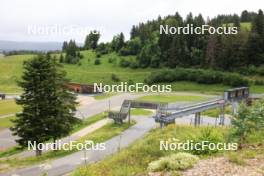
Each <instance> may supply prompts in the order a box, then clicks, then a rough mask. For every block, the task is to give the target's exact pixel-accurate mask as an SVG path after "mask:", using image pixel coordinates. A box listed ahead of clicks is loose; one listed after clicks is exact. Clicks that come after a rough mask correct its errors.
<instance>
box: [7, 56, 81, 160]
mask: <svg viewBox="0 0 264 176" xmlns="http://www.w3.org/2000/svg"><path fill="white" fill-rule="evenodd" d="M24 70H25V71H24V74H23V76H22V81H20V82H19V86H20V87H21V88H22V90H23V94H22V95H21V97H20V99H18V100H17V104H18V105H21V107H22V108H23V110H22V113H19V114H17V119H15V120H14V127H12V128H11V130H12V131H13V134H14V135H17V136H18V137H19V139H18V140H17V142H18V143H19V144H20V145H21V146H24V147H26V146H28V142H30V141H31V142H32V143H33V142H34V141H35V142H36V144H39V143H44V142H46V141H48V140H51V139H53V140H56V139H59V138H61V137H63V136H66V135H68V134H69V132H70V131H71V130H72V127H73V125H74V124H75V123H76V122H77V119H76V118H74V112H75V110H76V109H75V106H76V102H75V96H74V95H73V94H72V93H70V92H68V90H67V88H66V86H65V83H66V81H67V80H66V79H65V75H66V74H65V72H64V71H62V69H61V66H60V65H59V64H58V63H57V62H56V60H55V59H54V58H51V57H50V55H49V54H48V55H39V56H37V57H35V58H33V59H32V60H30V61H26V62H25V63H24ZM36 155H37V156H38V155H41V151H40V150H36Z"/></svg>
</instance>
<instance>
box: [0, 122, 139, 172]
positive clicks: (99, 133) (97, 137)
mask: <svg viewBox="0 0 264 176" xmlns="http://www.w3.org/2000/svg"><path fill="white" fill-rule="evenodd" d="M133 124H135V122H133V121H132V124H130V125H133ZM130 125H129V124H128V123H124V124H123V125H116V124H114V123H109V124H107V125H105V126H103V127H101V128H99V129H97V130H95V131H94V132H92V133H90V134H88V135H87V136H84V137H82V138H81V139H79V140H77V142H79V143H84V142H85V141H86V140H91V141H93V142H94V143H102V142H104V141H106V140H108V139H111V138H112V137H114V136H117V135H119V134H120V133H121V132H123V131H124V130H126V129H128V128H129V127H130ZM77 151H78V150H77V149H76V148H73V150H59V151H49V152H47V153H44V154H43V155H42V156H39V157H35V156H34V157H27V158H23V159H16V160H13V159H1V160H0V166H1V165H2V166H3V167H2V168H1V167H0V172H6V171H7V170H10V169H14V168H16V167H24V166H29V165H33V164H37V163H43V162H45V161H49V160H51V159H55V158H59V157H63V156H66V155H69V154H71V153H74V152H77Z"/></svg>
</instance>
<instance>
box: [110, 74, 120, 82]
mask: <svg viewBox="0 0 264 176" xmlns="http://www.w3.org/2000/svg"><path fill="white" fill-rule="evenodd" d="M111 79H112V80H113V81H114V82H118V81H120V79H119V78H118V77H117V75H116V74H114V73H112V75H111Z"/></svg>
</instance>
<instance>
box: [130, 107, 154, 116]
mask: <svg viewBox="0 0 264 176" xmlns="http://www.w3.org/2000/svg"><path fill="white" fill-rule="evenodd" d="M151 114H152V111H150V110H146V109H138V108H136V109H135V108H133V109H132V110H131V115H135V116H139V115H143V116H149V115H151Z"/></svg>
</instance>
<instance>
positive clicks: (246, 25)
mask: <svg viewBox="0 0 264 176" xmlns="http://www.w3.org/2000/svg"><path fill="white" fill-rule="evenodd" d="M233 25H234V24H233V23H228V26H233ZM240 28H241V29H242V30H243V31H251V28H252V25H251V23H248V22H242V23H240Z"/></svg>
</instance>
